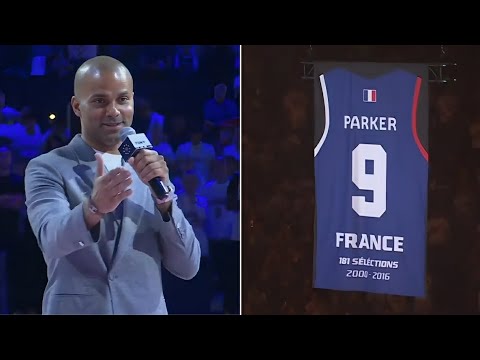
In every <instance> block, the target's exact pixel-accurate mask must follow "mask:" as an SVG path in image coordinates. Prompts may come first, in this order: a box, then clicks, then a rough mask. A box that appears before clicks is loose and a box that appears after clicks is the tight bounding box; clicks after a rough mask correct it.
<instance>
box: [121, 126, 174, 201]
mask: <svg viewBox="0 0 480 360" xmlns="http://www.w3.org/2000/svg"><path fill="white" fill-rule="evenodd" d="M120 140H121V141H122V144H121V145H120V147H119V148H118V151H120V154H121V155H122V158H123V160H125V161H128V159H130V158H131V157H135V156H136V155H137V154H138V152H139V151H140V150H142V149H153V146H152V144H151V143H150V141H149V140H148V138H147V136H146V135H145V134H137V133H136V131H135V130H133V129H132V128H131V127H125V128H123V129H122V130H121V131H120ZM148 183H149V184H150V186H151V188H152V190H153V192H154V193H155V196H156V197H157V198H158V199H159V200H164V199H165V198H166V197H167V196H168V193H169V192H170V191H171V189H170V187H168V186H165V184H164V183H163V182H162V179H161V178H160V177H158V176H157V177H156V178H153V179H152V180H150V181H149V182H148Z"/></svg>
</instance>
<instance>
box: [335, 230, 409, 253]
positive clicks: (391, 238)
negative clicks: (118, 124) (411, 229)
mask: <svg viewBox="0 0 480 360" xmlns="http://www.w3.org/2000/svg"><path fill="white" fill-rule="evenodd" d="M335 243H336V247H337V248H339V247H344V248H346V249H348V248H352V249H367V250H377V251H393V252H403V236H396V235H386V236H383V235H367V234H360V235H357V234H353V233H341V232H337V233H336V242H335Z"/></svg>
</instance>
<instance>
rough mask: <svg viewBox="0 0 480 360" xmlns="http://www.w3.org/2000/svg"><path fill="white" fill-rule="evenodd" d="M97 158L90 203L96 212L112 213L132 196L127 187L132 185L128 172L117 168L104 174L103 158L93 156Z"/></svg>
mask: <svg viewBox="0 0 480 360" xmlns="http://www.w3.org/2000/svg"><path fill="white" fill-rule="evenodd" d="M95 157H96V158H97V177H96V178H95V183H94V185H93V191H92V202H93V204H94V205H95V206H96V207H97V209H98V211H99V212H101V213H102V214H106V213H109V212H112V211H114V210H115V209H116V208H117V206H118V205H119V204H120V203H121V202H122V201H123V200H125V199H126V198H127V197H129V196H130V195H132V189H128V187H129V186H130V185H131V184H132V181H133V180H132V177H131V173H130V171H128V170H127V169H124V168H122V167H118V168H115V169H113V170H112V171H110V172H109V173H107V174H105V166H104V163H103V158H102V156H101V155H100V154H95Z"/></svg>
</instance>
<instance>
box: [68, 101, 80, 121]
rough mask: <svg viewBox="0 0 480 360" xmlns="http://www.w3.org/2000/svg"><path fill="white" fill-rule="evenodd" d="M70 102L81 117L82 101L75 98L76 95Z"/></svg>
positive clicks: (76, 113)
mask: <svg viewBox="0 0 480 360" xmlns="http://www.w3.org/2000/svg"><path fill="white" fill-rule="evenodd" d="M70 104H71V105H72V109H73V112H74V113H75V115H77V116H78V117H80V102H79V101H78V100H77V99H76V98H75V96H72V99H71V100H70Z"/></svg>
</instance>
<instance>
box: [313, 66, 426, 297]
mask: <svg viewBox="0 0 480 360" xmlns="http://www.w3.org/2000/svg"><path fill="white" fill-rule="evenodd" d="M315 81H319V82H320V87H321V93H322V94H321V96H322V99H317V100H319V101H322V103H323V107H324V109H323V111H324V114H322V115H323V116H324V118H323V120H324V131H323V134H322V136H321V138H320V140H319V141H318V143H317V144H315V145H316V146H315V148H314V163H315V165H314V166H315V192H316V194H315V196H316V198H315V201H316V215H315V221H316V224H315V225H316V233H315V259H314V262H315V270H314V272H315V273H314V287H317V288H327V289H336V290H352V291H366V292H374V293H383V294H397V295H407V296H424V295H425V294H424V288H425V286H424V285H425V251H426V249H425V248H426V220H427V190H428V154H427V151H426V150H425V148H424V146H423V145H422V143H421V141H420V140H419V136H418V134H417V122H418V121H420V120H421V121H426V120H427V119H425V118H423V117H422V118H421V119H419V117H418V116H417V107H418V104H419V94H420V89H421V85H422V81H425V80H424V79H422V78H421V77H419V76H417V75H415V74H414V73H411V72H408V71H405V70H401V69H395V70H392V71H389V72H385V73H383V74H377V75H376V76H370V77H367V76H364V75H363V76H362V75H360V74H359V73H357V72H353V71H350V70H349V69H346V68H340V67H339V68H333V69H331V70H329V71H327V72H325V73H322V74H321V75H320V76H319V78H317V79H316V80H315Z"/></svg>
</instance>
